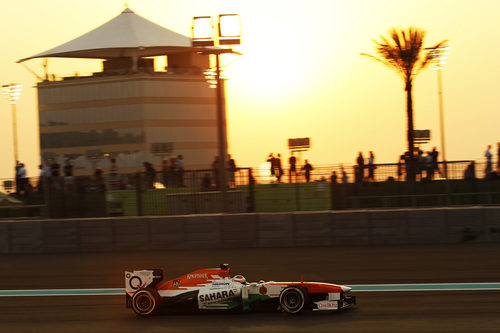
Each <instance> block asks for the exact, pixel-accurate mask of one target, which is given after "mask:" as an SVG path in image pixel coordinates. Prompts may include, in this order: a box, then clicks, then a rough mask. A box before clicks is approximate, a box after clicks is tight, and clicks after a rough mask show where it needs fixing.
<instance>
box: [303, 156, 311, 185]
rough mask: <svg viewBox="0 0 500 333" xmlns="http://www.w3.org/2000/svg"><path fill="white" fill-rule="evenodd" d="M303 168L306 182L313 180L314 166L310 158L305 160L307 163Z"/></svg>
mask: <svg viewBox="0 0 500 333" xmlns="http://www.w3.org/2000/svg"><path fill="white" fill-rule="evenodd" d="M302 170H304V172H305V176H306V182H308V183H309V181H310V180H311V171H312V170H313V167H312V165H311V164H310V163H309V161H308V160H305V164H304V166H303V167H302Z"/></svg>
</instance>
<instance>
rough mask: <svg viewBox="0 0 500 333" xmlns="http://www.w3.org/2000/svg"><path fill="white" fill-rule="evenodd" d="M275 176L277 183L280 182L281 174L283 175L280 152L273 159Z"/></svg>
mask: <svg viewBox="0 0 500 333" xmlns="http://www.w3.org/2000/svg"><path fill="white" fill-rule="evenodd" d="M274 162H275V169H274V172H275V173H276V178H277V179H278V183H280V182H281V176H283V168H282V167H281V154H278V157H277V158H275V159H274Z"/></svg>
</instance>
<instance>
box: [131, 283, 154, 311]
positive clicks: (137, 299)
mask: <svg viewBox="0 0 500 333" xmlns="http://www.w3.org/2000/svg"><path fill="white" fill-rule="evenodd" d="M159 303H160V295H158V292H157V291H156V290H153V289H140V290H138V291H136V293H135V294H134V296H132V300H131V305H132V310H134V312H135V313H136V314H138V315H139V316H148V315H151V314H153V313H155V312H156V310H157V309H158V305H159Z"/></svg>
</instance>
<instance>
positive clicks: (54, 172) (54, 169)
mask: <svg viewBox="0 0 500 333" xmlns="http://www.w3.org/2000/svg"><path fill="white" fill-rule="evenodd" d="M60 169H61V166H60V165H59V163H57V161H56V160H53V162H52V164H51V165H50V175H51V176H52V177H59V172H60Z"/></svg>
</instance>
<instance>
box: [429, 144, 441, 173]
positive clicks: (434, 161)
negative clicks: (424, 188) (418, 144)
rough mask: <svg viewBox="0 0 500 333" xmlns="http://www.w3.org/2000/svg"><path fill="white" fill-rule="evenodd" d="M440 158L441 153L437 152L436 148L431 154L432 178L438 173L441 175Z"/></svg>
mask: <svg viewBox="0 0 500 333" xmlns="http://www.w3.org/2000/svg"><path fill="white" fill-rule="evenodd" d="M438 156H439V152H438V151H437V150H436V147H434V148H432V152H431V163H432V177H434V172H436V171H437V172H438V173H439V175H441V171H440V170H439V165H438Z"/></svg>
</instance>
